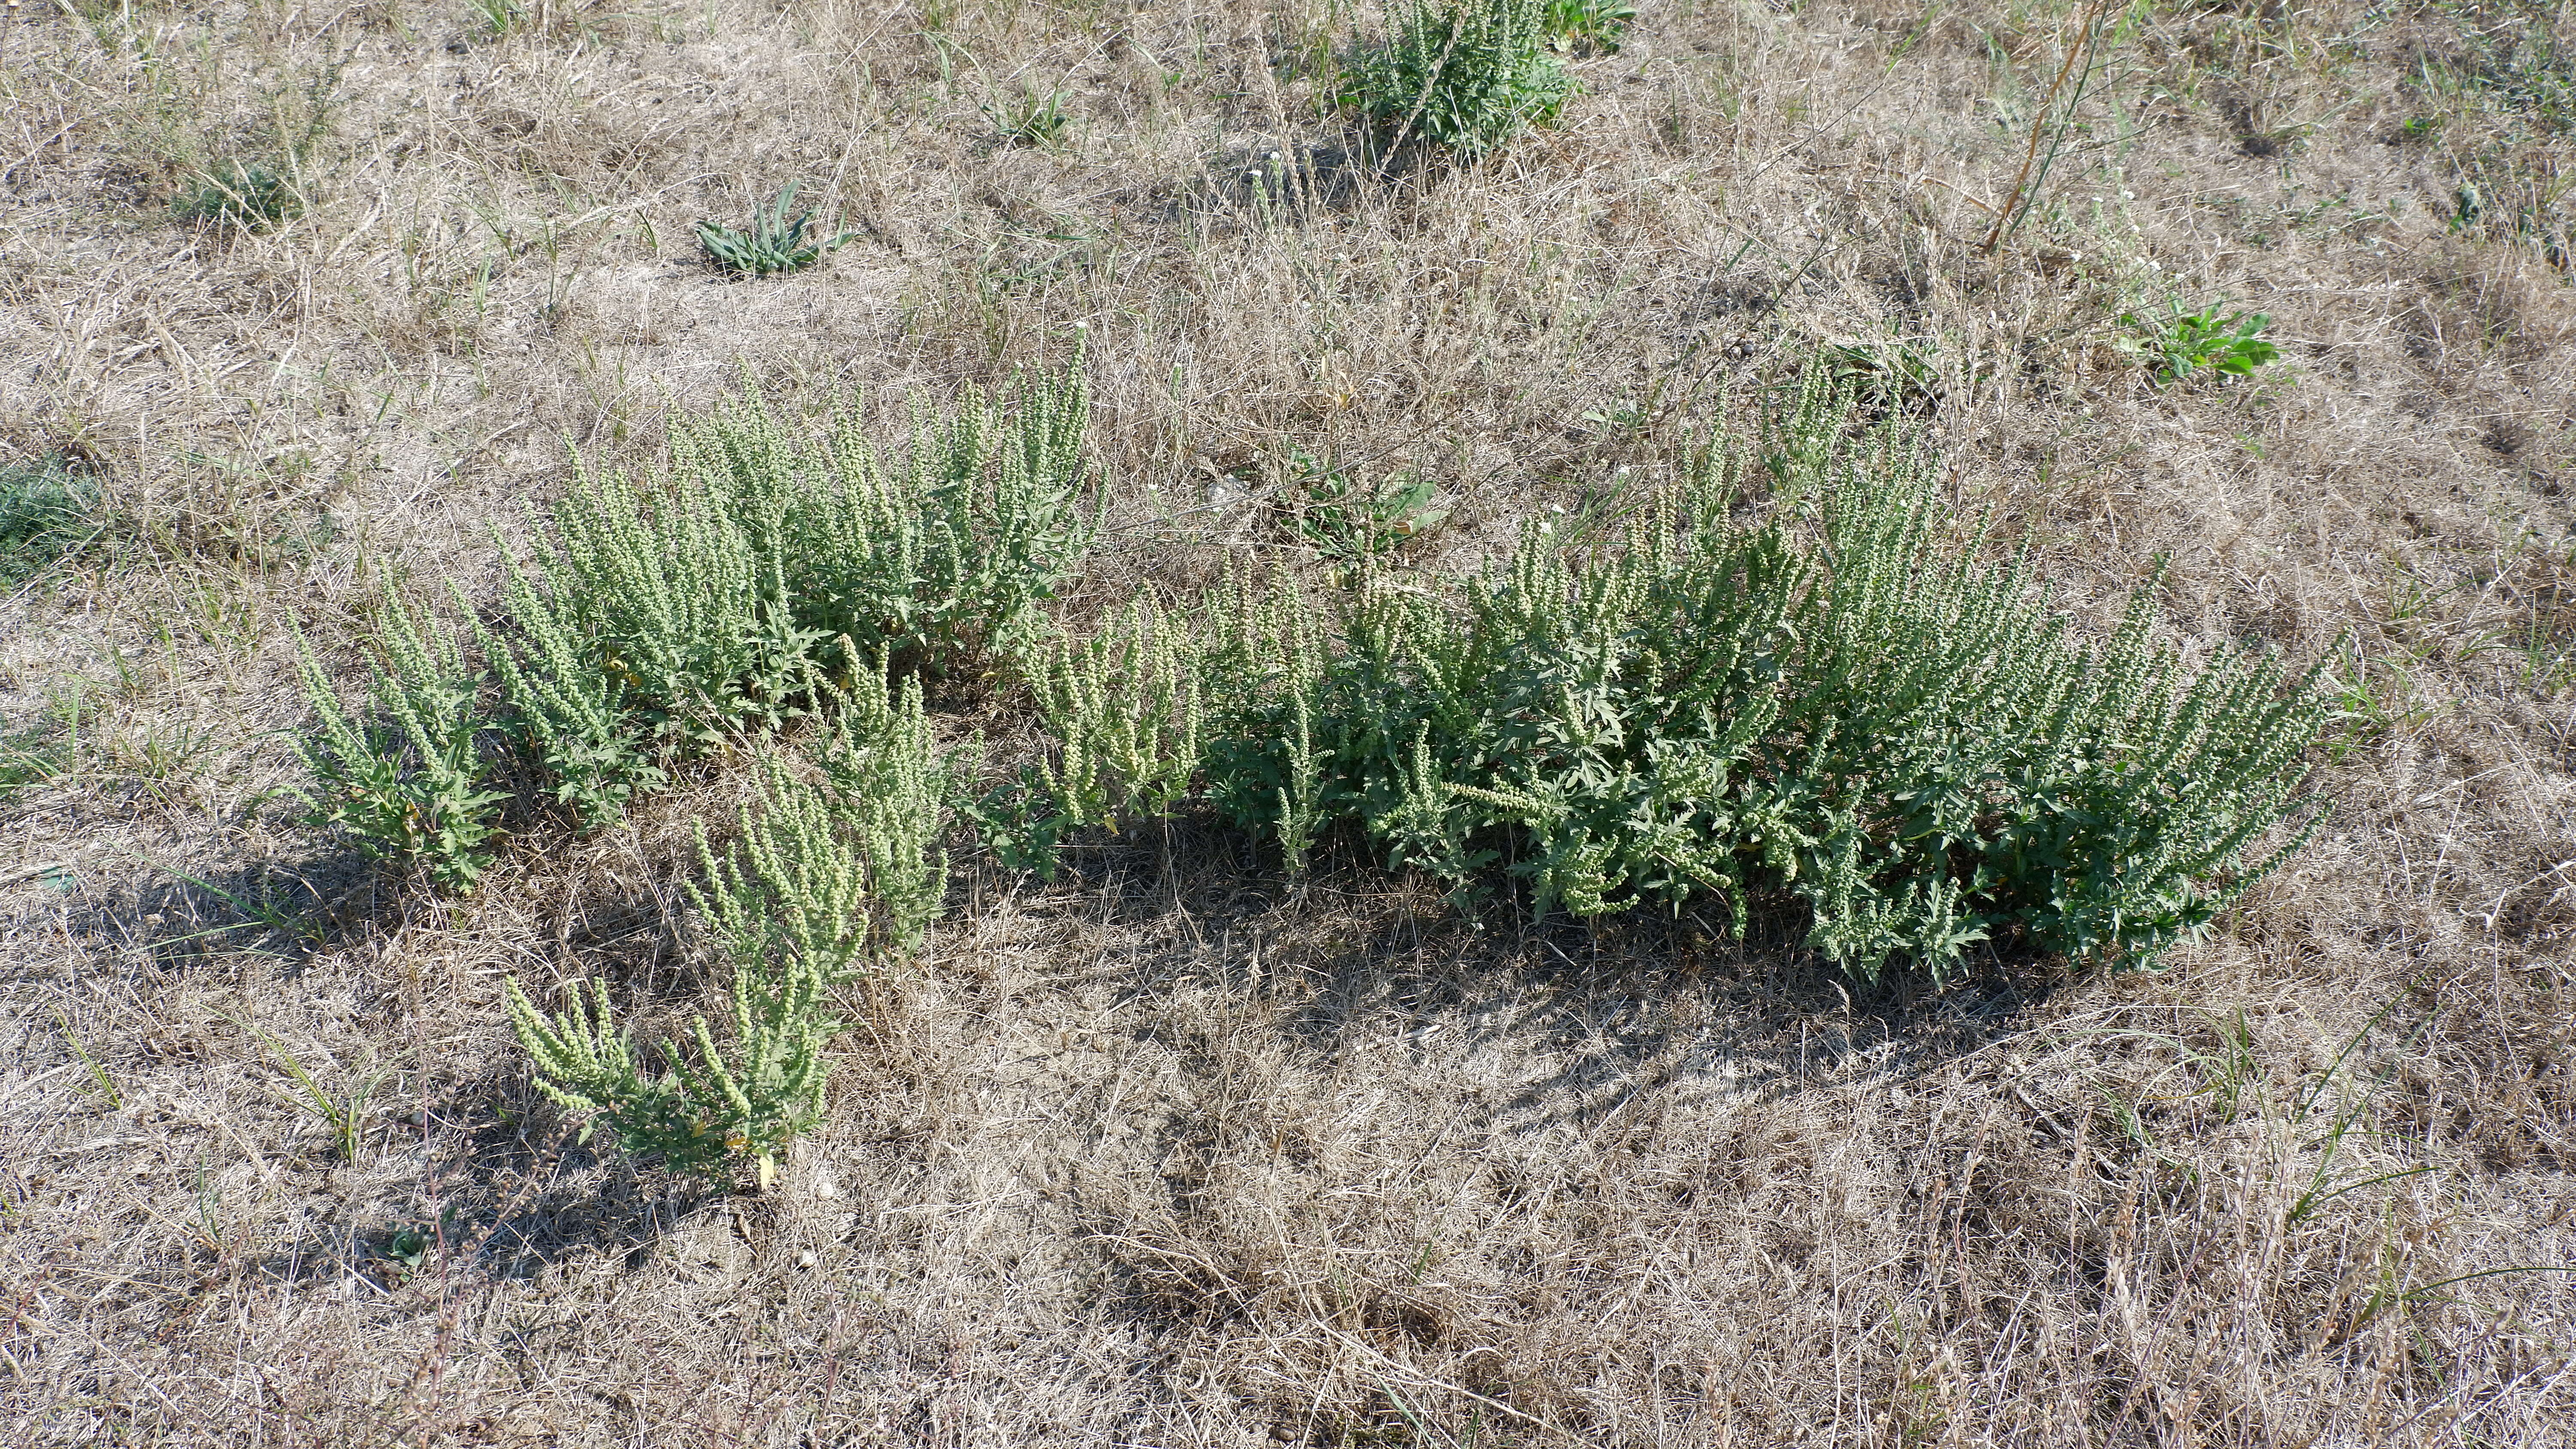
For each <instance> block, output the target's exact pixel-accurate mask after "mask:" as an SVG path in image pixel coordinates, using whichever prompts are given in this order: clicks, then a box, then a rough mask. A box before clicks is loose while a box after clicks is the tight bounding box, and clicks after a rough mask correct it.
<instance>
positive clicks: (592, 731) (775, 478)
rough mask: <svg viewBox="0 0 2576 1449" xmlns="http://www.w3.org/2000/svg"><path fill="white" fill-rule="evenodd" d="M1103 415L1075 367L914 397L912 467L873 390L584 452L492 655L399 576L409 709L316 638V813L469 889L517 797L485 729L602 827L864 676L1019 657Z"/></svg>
mask: <svg viewBox="0 0 2576 1449" xmlns="http://www.w3.org/2000/svg"><path fill="white" fill-rule="evenodd" d="M1088 417H1089V397H1088V394H1087V392H1086V391H1085V389H1084V386H1083V384H1082V382H1081V380H1080V376H1079V373H1078V371H1068V372H1066V373H1065V374H1062V375H1060V376H1053V377H1041V378H1037V379H1033V380H1031V381H1029V382H1028V383H1026V384H1025V385H1024V386H1022V387H1021V388H1020V389H1018V391H1017V392H1016V394H1015V395H1014V396H1013V397H1012V398H1011V399H1010V400H1009V402H1008V404H1007V405H1006V406H996V405H994V404H991V403H989V402H988V401H987V400H986V399H985V397H984V396H983V394H982V393H980V392H978V391H976V390H974V389H972V388H969V389H968V390H967V391H966V393H965V395H964V397H963V398H962V399H961V401H960V404H959V406H958V407H957V408H956V410H955V411H954V412H953V413H951V414H950V415H949V416H948V418H947V419H946V420H945V421H944V422H936V423H934V422H933V421H932V420H931V419H929V418H928V417H926V416H923V417H919V418H917V420H916V423H915V427H914V432H913V437H912V440H911V445H910V448H909V450H908V452H907V454H906V456H905V457H904V458H903V459H902V461H901V463H900V464H899V465H890V464H889V463H887V462H886V461H885V460H883V459H881V458H880V456H879V455H878V453H877V452H876V450H875V448H874V447H873V446H872V445H871V444H870V442H869V441H868V439H867V437H866V436H865V433H864V430H863V429H862V428H861V426H860V424H859V422H858V420H857V417H856V414H855V411H853V410H846V409H845V410H844V412H843V415H842V417H841V419H840V421H839V424H838V426H837V427H836V428H835V430H834V431H833V433H832V435H831V436H830V437H829V438H828V439H826V440H824V441H823V442H821V443H819V444H815V443H808V442H806V441H804V440H802V439H799V438H796V437H793V436H791V435H790V434H789V433H788V431H787V430H786V429H785V428H784V427H782V426H781V424H780V423H779V422H778V421H777V420H776V419H775V418H774V417H773V416H772V415H771V414H770V412H769V411H768V409H767V408H766V407H765V406H764V405H762V404H761V403H760V402H759V401H758V400H757V398H752V399H749V400H746V401H744V402H741V403H738V404H734V405H729V406H720V407H718V408H717V409H715V410H714V411H713V412H712V413H710V414H707V415H705V416H702V417H694V418H681V419H679V420H677V421H675V422H674V423H673V425H672V429H671V433H672V444H671V446H672V466H671V468H670V469H669V470H668V472H666V473H664V474H662V475H659V476H655V477H651V478H645V479H638V478H635V477H632V476H629V475H627V474H623V473H612V474H606V475H601V474H595V473H591V472H589V471H588V470H584V471H583V472H582V473H581V475H580V477H579V478H578V479H577V480H576V482H575V484H574V486H573V488H572V490H571V492H570V494H569V495H568V496H567V497H566V498H565V499H564V500H563V501H562V502H561V503H560V504H558V505H557V506H556V507H555V508H554V509H553V510H552V512H551V513H550V514H549V515H548V516H547V517H546V518H545V519H543V520H541V521H540V522H539V524H538V527H537V530H536V531H537V533H538V534H539V537H540V539H541V542H540V544H539V547H538V549H537V552H536V556H535V557H534V558H533V559H532V560H530V561H528V562H526V563H524V564H522V563H519V562H512V563H511V564H509V565H508V570H507V575H506V579H505V583H504V587H503V590H502V608H501V610H500V616H499V618H498V619H497V620H495V621H494V622H492V623H491V624H489V625H484V624H480V623H478V624H477V625H475V627H474V633H475V635H476V638H477V640H478V641H479V644H480V646H481V651H482V654H483V657H484V659H485V660H486V661H487V664H488V669H477V670H469V669H468V668H467V667H466V664H465V662H464V659H463V656H462V653H461V651H460V650H459V648H458V646H457V644H456V641H455V640H454V639H452V638H451V637H449V636H448V635H446V634H444V633H441V632H439V631H438V630H437V629H436V627H435V626H427V627H424V625H423V624H422V623H421V622H420V621H418V620H416V619H415V617H414V615H413V614H412V613H411V611H409V610H408V609H406V608H405V607H403V606H402V605H401V604H400V603H398V602H395V601H390V600H389V601H388V603H387V605H386V615H385V617H386V619H387V624H386V628H385V633H384V638H385V650H386V656H387V665H388V667H380V668H379V669H378V671H377V676H376V687H375V691H374V704H375V709H376V713H377V715H378V716H380V717H381V718H382V719H383V720H384V721H387V723H384V724H381V725H376V726H370V727H365V728H362V727H360V726H359V725H358V724H357V723H355V722H353V721H352V720H351V719H350V717H349V716H348V715H347V714H346V713H345V712H344V711H343V710H342V708H341V706H340V704H339V702H338V699H337V698H336V696H335V695H334V694H333V693H332V691H331V689H330V688H329V685H328V683H327V681H326V680H324V678H323V677H322V675H321V673H320V670H319V667H318V665H316V664H314V662H313V661H312V659H311V657H310V655H309V654H308V655H307V656H306V659H305V682H306V687H307V691H308V693H309V694H310V695H311V696H312V700H313V704H314V707H315V709H316V711H317V712H318V713H319V714H320V715H321V717H322V724H323V733H322V736H321V738H320V739H319V740H318V741H316V742H314V743H313V744H312V745H311V746H309V747H308V749H307V761H308V763H309V764H310V765H311V767H312V770H313V773H314V777H315V780H316V782H317V789H316V800H317V810H318V812H319V818H320V819H321V820H322V821H324V822H325V823H328V824H332V825H336V826H339V827H341V828H343V829H346V830H347V831H349V832H350V833H351V834H352V835H353V836H354V837H355V838H356V839H357V840H358V841H359V843H360V845H361V846H362V848H364V849H366V850H367V851H368V853H369V854H371V855H373V856H376V857H378V858H383V859H391V860H400V861H406V862H408V861H415V860H417V861H425V862H427V863H428V864H429V865H430V867H431V873H432V875H433V877H434V878H435V879H436V880H437V881H438V882H439V883H440V884H441V885H442V886H447V887H450V888H455V889H465V888H470V887H471V885H472V884H473V881H474V878H475V877H476V876H477V875H478V874H479V873H480V872H481V870H482V869H483V868H484V866H485V865H486V864H487V863H488V861H489V853H488V851H487V849H486V846H487V844H488V842H489V841H490V840H491V838H492V836H493V834H494V832H495V829H496V826H495V824H494V821H495V819H496V818H497V812H498V805H499V802H501V801H503V800H505V799H507V798H508V796H507V793H506V792H504V791H501V790H498V789H497V788H495V787H494V785H493V784H492V782H493V781H494V780H495V779H497V778H498V777H499V775H500V774H501V773H503V771H502V770H501V762H500V761H499V760H497V759H496V758H495V757H494V756H493V754H492V753H490V752H487V751H486V749H485V746H486V745H489V746H491V747H492V750H494V751H498V750H501V749H503V747H504V746H505V745H508V746H514V748H512V749H511V750H510V753H513V754H516V755H517V756H519V757H520V762H521V763H524V764H525V765H527V766H529V767H531V768H530V769H529V770H528V771H527V772H526V773H529V774H532V775H533V776H534V777H535V778H537V779H539V780H541V781H542V782H543V788H544V789H545V790H546V791H547V792H548V793H549V794H550V795H551V796H552V799H553V801H554V802H555V803H557V804H559V805H561V806H562V807H564V808H565V809H567V810H568V811H570V812H571V814H572V815H573V816H574V817H575V818H576V819H577V820H578V821H580V822H581V823H582V824H584V825H585V826H591V827H596V826H600V825H605V824H608V823H610V822H612V821H614V820H615V819H617V818H618V817H619V816H620V815H621V814H622V813H623V811H624V809H625V807H626V804H627V802H628V801H629V800H630V799H631V798H632V797H633V796H634V794H635V793H636V792H638V791H641V790H649V789H652V788H654V787H656V786H658V785H660V784H661V783H662V782H663V781H664V780H665V778H666V777H667V770H668V767H669V766H670V765H671V764H672V763H673V762H674V761H675V760H676V759H679V758H682V757H685V756H688V755H691V754H694V753H696V752H698V751H701V750H704V749H706V748H709V747H711V746H715V745H718V744H720V743H724V742H727V741H731V740H734V739H737V738H739V737H741V736H743V735H745V734H748V733H756V732H759V731H765V730H772V729H776V728H778V727H780V726H783V725H786V724H788V723H790V722H792V721H798V720H804V719H808V718H811V717H814V716H816V715H827V716H828V715H835V714H837V713H838V712H839V711H840V710H842V709H843V708H845V707H846V702H847V701H848V700H849V699H850V698H851V697H852V695H851V693H850V691H851V690H852V689H853V688H855V682H856V681H860V680H864V679H868V678H873V677H877V676H878V675H880V674H883V673H885V672H887V671H891V673H892V676H893V677H895V678H897V679H901V678H905V677H910V676H914V675H924V674H926V675H930V676H935V677H939V678H947V679H957V678H971V677H975V676H978V675H982V674H986V673H990V672H1001V671H1007V670H1009V669H1011V668H1013V667H1015V666H1014V665H1013V664H1012V663H1011V661H1015V660H1018V659H1020V658H1022V657H1023V656H1024V655H1026V654H1027V652H1028V650H1029V649H1030V648H1031V646H1033V645H1034V644H1035V643H1036V642H1037V641H1038V640H1039V639H1040V638H1041V637H1042V631H1043V628H1044V625H1045V619H1044V616H1043V614H1042V612H1041V606H1042V605H1043V604H1044V603H1045V602H1046V601H1047V600H1048V599H1049V598H1051V597H1053V595H1054V593H1055V591H1056V589H1057V588H1058V587H1059V586H1060V585H1061V584H1062V582H1063V580H1064V579H1065V577H1066V576H1067V575H1068V574H1069V573H1070V572H1071V570H1072V569H1073V568H1074V566H1075V565H1076V563H1077V562H1078V561H1079V560H1080V558H1081V556H1082V554H1083V551H1084V550H1085V548H1087V547H1088V545H1089V541H1090V538H1091V534H1092V530H1093V524H1092V522H1091V520H1090V519H1089V518H1087V517H1086V516H1084V514H1083V513H1082V511H1081V509H1080V507H1079V502H1078V494H1079V493H1080V492H1081V490H1082V488H1083V485H1084V480H1085V477H1086V465H1085V463H1084V461H1083V434H1084V429H1085V426H1086V424H1087V420H1088ZM460 603H461V600H460ZM496 676H497V691H495V690H493V689H491V688H487V686H489V685H492V684H493V683H495V682H496V681H495V677H496ZM496 692H497V695H498V705H499V707H498V708H497V709H496V710H494V711H492V712H489V713H487V712H486V706H485V704H484V703H483V700H484V698H485V696H486V695H487V694H492V693H496ZM853 748H855V747H853ZM862 753H864V752H862ZM854 758H855V756H854Z"/></svg>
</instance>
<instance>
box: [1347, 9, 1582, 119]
mask: <svg viewBox="0 0 2576 1449" xmlns="http://www.w3.org/2000/svg"><path fill="white" fill-rule="evenodd" d="M1394 21H1395V25H1394V30H1393V33H1392V34H1390V35H1389V36H1388V37H1387V39H1386V40H1385V41H1384V42H1383V43H1381V44H1378V45H1375V46H1370V47H1366V48H1363V49H1361V50H1359V51H1358V52H1356V53H1354V54H1353V55H1352V56H1351V57H1350V59H1349V60H1348V61H1346V62H1345V63H1344V65H1343V68H1342V89H1341V96H1340V98H1341V101H1342V103H1343V104H1345V105H1347V106H1350V107H1352V108H1354V109H1356V110H1358V111H1359V112H1360V114H1362V115H1364V116H1366V117H1368V118H1369V119H1370V120H1371V121H1373V122H1375V123H1376V124H1377V125H1378V126H1379V127H1380V128H1382V129H1383V130H1384V131H1385V132H1386V133H1387V134H1388V135H1389V136H1390V137H1391V138H1392V141H1393V143H1394V144H1397V145H1401V144H1402V143H1403V142H1404V141H1406V140H1408V139H1411V138H1416V137H1418V138H1420V139H1422V140H1425V141H1429V142H1431V143H1432V144H1434V145H1437V146H1442V147H1446V148H1448V149H1449V150H1451V151H1454V152H1456V153H1458V154H1459V155H1461V156H1467V157H1471V158H1472V157H1476V156H1481V155H1483V154H1485V153H1486V152H1488V151H1491V150H1494V149H1495V148H1497V147H1499V146H1502V145H1504V144H1506V143H1508V142H1509V141H1511V140H1512V139H1513V138H1514V137H1516V136H1518V135H1520V134H1521V132H1523V131H1525V130H1527V129H1529V128H1530V127H1531V126H1534V125H1540V124H1543V123H1545V122H1548V121H1551V120H1554V119H1555V118H1556V114H1557V112H1558V111H1559V110H1560V109H1562V108H1563V107H1564V105H1565V98H1566V97H1567V96H1568V95H1569V94H1571V93H1572V91H1573V89H1574V82H1573V79H1572V78H1571V77H1569V76H1568V75H1567V74H1566V73H1565V63H1564V62H1563V61H1561V60H1559V59H1557V57H1556V56H1554V55H1553V54H1550V53H1549V50H1548V28H1547V23H1546V14H1545V11H1544V9H1543V8H1542V5H1541V0H1409V3H1408V4H1407V5H1406V6H1404V7H1403V8H1401V9H1399V10H1398V11H1397V12H1396V13H1395V16H1394Z"/></svg>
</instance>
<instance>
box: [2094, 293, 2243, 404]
mask: <svg viewBox="0 0 2576 1449" xmlns="http://www.w3.org/2000/svg"><path fill="white" fill-rule="evenodd" d="M2120 325H2121V326H2123V327H2126V328H2129V329H2130V331H2131V333H2132V335H2131V336H2128V337H2124V338H2121V339H2120V343H2121V346H2122V348H2123V349H2124V350H2126V351H2127V352H2128V353H2129V355H2130V356H2132V357H2135V358H2136V359H2138V361H2139V362H2140V363H2141V364H2142V365H2143V366H2145V367H2146V368H2147V370H2148V371H2150V372H2152V373H2153V374H2155V379H2156V382H2157V384H2158V385H2159V386H2161V385H2163V384H2166V383H2173V382H2180V381H2182V380H2183V379H2185V378H2187V377H2190V376H2192V375H2193V374H2195V373H2201V372H2215V373H2217V374H2219V375H2220V376H2222V377H2245V376H2248V375H2249V374H2251V373H2252V372H2253V371H2254V369H2256V368H2258V367H2263V366H2266V365H2268V364H2270V363H2272V362H2275V361H2278V360H2279V359H2280V356H2281V349H2280V348H2278V347H2276V346H2274V345H2273V344H2272V343H2270V342H2267V341H2265V340H2263V332H2264V330H2265V329H2266V328H2268V327H2270V326H2271V325H2272V319H2271V318H2269V317H2267V316H2265V315H2263V314H2262V313H2260V312H2231V313H2228V314H2227V315H2225V316H2223V317H2222V316H2220V315H2219V311H2218V309H2217V308H2216V307H2203V308H2200V309H2199V310H2197V311H2194V310H2192V309H2190V308H2187V307H2185V306H2183V304H2182V303H2181V302H2179V301H2176V302H2173V303H2171V304H2169V305H2168V307H2167V309H2166V310H2165V312H2164V313H2162V314H2157V313H2145V314H2140V313H2136V312H2123V313H2121V314H2120Z"/></svg>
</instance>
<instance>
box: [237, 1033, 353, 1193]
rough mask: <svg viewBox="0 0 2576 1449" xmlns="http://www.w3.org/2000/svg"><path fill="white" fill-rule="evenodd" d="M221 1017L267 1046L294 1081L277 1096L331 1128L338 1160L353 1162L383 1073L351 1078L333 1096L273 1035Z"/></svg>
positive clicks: (280, 1068) (281, 1069)
mask: <svg viewBox="0 0 2576 1449" xmlns="http://www.w3.org/2000/svg"><path fill="white" fill-rule="evenodd" d="M225 1020H227V1021H230V1022H231V1023H232V1024H233V1025H235V1026H238V1027H240V1028H241V1029H242V1030H244V1031H246V1032H249V1033H250V1034H251V1036H252V1037H253V1038H254V1039H256V1040H257V1041H258V1042H259V1044H260V1045H261V1046H262V1047H264V1048H266V1049H267V1051H268V1054H269V1056H270V1057H271V1058H272V1059H273V1060H274V1061H276V1063H277V1065H278V1069H279V1070H280V1071H283V1072H284V1073H286V1075H287V1077H288V1079H289V1080H291V1081H293V1082H294V1084H295V1090H294V1091H292V1092H283V1093H280V1094H279V1095H280V1096H282V1097H284V1098H285V1099H286V1100H287V1101H288V1102H290V1103H292V1104H293V1105H295V1106H297V1107H300V1108H302V1109H303V1110H304V1111H306V1112H308V1113H311V1114H312V1115H313V1116H314V1117H315V1118H316V1119H318V1120H320V1121H321V1122H322V1124H323V1125H324V1126H327V1127H329V1128H330V1129H331V1141H332V1145H334V1146H336V1147H338V1148H339V1149H340V1158H341V1160H342V1161H344V1162H355V1161H357V1160H358V1153H359V1152H360V1150H361V1149H363V1148H364V1147H365V1145H366V1134H367V1117H368V1113H369V1109H370V1104H371V1103H372V1102H373V1100H374V1098H375V1095H376V1088H378V1087H380V1086H382V1085H384V1081H385V1076H386V1074H385V1073H384V1072H382V1071H379V1072H377V1073H375V1074H374V1075H372V1076H370V1077H367V1078H366V1079H365V1080H363V1081H360V1080H357V1079H355V1078H352V1079H351V1080H350V1083H349V1089H348V1091H347V1092H346V1093H344V1094H341V1095H337V1096H335V1095H333V1094H332V1092H331V1091H330V1089H328V1088H326V1087H324V1086H323V1085H322V1083H321V1081H320V1080H319V1079H318V1078H316V1077H315V1076H314V1075H313V1072H312V1070H311V1069H310V1068H308V1067H306V1066H305V1065H304V1063H303V1062H301V1061H298V1060H297V1059H296V1056H295V1054H294V1053H293V1052H290V1051H288V1050H287V1049H286V1047H285V1045H284V1044H283V1043H281V1042H280V1041H278V1039H277V1038H275V1037H273V1036H270V1035H269V1034H268V1033H267V1032H264V1031H261V1030H260V1029H259V1028H258V1027H255V1026H253V1025H251V1024H250V1023H249V1022H247V1021H245V1020H243V1019H241V1018H239V1017H226V1018H225Z"/></svg>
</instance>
